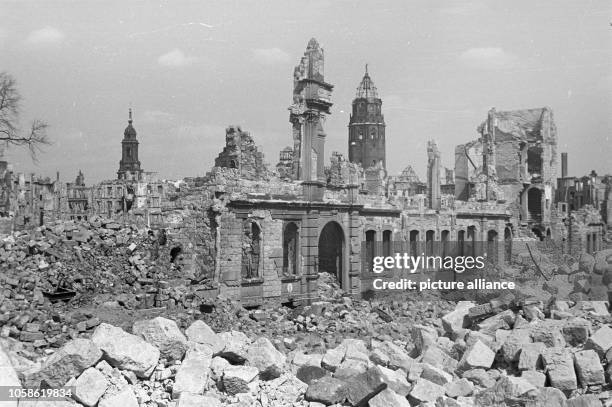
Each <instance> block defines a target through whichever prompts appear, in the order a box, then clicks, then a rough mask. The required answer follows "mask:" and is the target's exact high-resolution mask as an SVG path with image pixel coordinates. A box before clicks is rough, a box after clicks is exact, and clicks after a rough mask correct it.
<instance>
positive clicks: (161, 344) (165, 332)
mask: <svg viewBox="0 0 612 407" xmlns="http://www.w3.org/2000/svg"><path fill="white" fill-rule="evenodd" d="M132 332H133V333H134V334H135V335H139V336H141V337H143V338H144V340H145V341H147V342H149V343H150V344H151V345H154V346H155V347H156V348H157V349H159V351H160V354H161V356H162V357H165V358H166V359H168V360H169V361H173V360H181V359H182V358H183V356H184V355H185V352H186V351H187V338H186V337H185V335H183V333H182V332H181V330H180V329H179V327H178V326H177V325H176V322H174V321H172V320H169V319H167V318H163V317H157V318H153V319H148V320H142V321H136V323H134V326H133V327H132Z"/></svg>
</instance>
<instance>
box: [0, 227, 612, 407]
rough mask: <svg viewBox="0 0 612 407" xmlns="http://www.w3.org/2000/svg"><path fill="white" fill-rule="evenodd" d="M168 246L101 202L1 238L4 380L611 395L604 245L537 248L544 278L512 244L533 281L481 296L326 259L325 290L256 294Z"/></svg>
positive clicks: (231, 395)
mask: <svg viewBox="0 0 612 407" xmlns="http://www.w3.org/2000/svg"><path fill="white" fill-rule="evenodd" d="M167 246H172V245H167ZM166 249H167V250H166V251H169V247H166ZM160 250H161V249H160V242H159V241H158V240H156V239H155V236H152V235H151V234H149V233H148V231H147V230H139V229H137V228H134V227H131V226H122V225H120V224H117V223H115V222H110V221H105V220H103V219H92V220H90V221H87V222H68V223H65V222H64V223H57V224H53V225H49V226H45V227H41V228H38V229H36V230H34V231H31V232H18V233H15V234H13V235H11V236H8V237H6V238H4V239H3V240H2V241H1V246H0V270H1V273H0V300H1V301H0V386H8V385H21V386H28V387H37V386H41V387H52V388H59V387H63V386H69V387H68V388H69V389H71V390H72V392H71V395H70V397H68V398H67V399H66V400H65V401H62V402H53V404H52V405H54V406H61V405H65V406H98V407H111V406H120V405H121V406H134V407H136V406H145V407H153V406H155V407H160V406H161V407H185V406H236V407H238V406H244V407H247V406H261V407H268V406H270V407H272V406H278V407H281V406H304V407H321V406H326V405H335V406H368V405H369V406H370V407H386V406H427V407H457V406H459V407H468V406H533V407H537V406H560V407H577V406H586V407H602V406H604V407H612V382H611V376H612V317H611V316H610V312H609V304H608V303H606V302H603V301H599V302H598V301H588V300H587V299H586V298H587V296H586V294H588V293H591V292H592V291H597V290H598V289H599V288H598V287H599V286H602V287H604V288H605V286H606V284H608V283H609V281H608V279H609V273H610V272H611V270H612V268H611V267H610V264H611V263H612V252H611V251H609V250H608V251H602V252H599V253H596V254H595V255H594V256H591V255H586V254H583V255H581V257H580V258H579V259H577V260H576V261H571V262H570V261H568V266H567V267H563V265H562V264H561V265H558V264H554V263H553V262H551V261H549V260H548V259H547V258H546V256H544V255H541V254H536V256H535V261H536V262H537V267H540V269H542V270H543V273H540V276H541V278H540V279H539V280H538V279H537V278H536V277H537V274H536V273H539V271H537V270H536V269H535V268H536V265H534V260H533V259H532V256H531V255H529V256H528V255H527V254H525V255H519V259H518V260H519V261H518V262H517V265H516V266H513V267H507V268H505V269H504V270H501V272H503V273H504V276H505V278H507V279H508V278H510V277H511V276H512V273H515V272H516V273H518V274H516V276H517V277H520V274H521V273H523V272H526V273H529V275H530V278H529V279H526V281H525V284H523V285H521V288H520V289H519V290H517V291H516V292H504V293H503V294H502V295H500V293H497V295H495V296H493V295H492V293H486V296H480V297H478V298H479V301H478V303H477V302H472V301H460V302H449V301H446V300H441V299H440V298H439V297H438V296H435V295H432V294H427V293H420V294H416V293H414V294H413V293H410V295H406V294H405V293H395V294H385V295H380V296H373V297H366V298H363V299H357V298H352V297H350V296H349V295H348V294H347V293H345V292H343V291H342V290H341V289H340V287H339V286H338V284H337V282H336V281H335V280H334V278H333V276H331V275H328V274H327V273H321V274H320V276H319V280H318V289H319V294H320V300H317V301H314V302H312V303H310V304H299V303H296V304H290V305H288V306H279V305H278V304H277V303H274V302H264V303H263V304H261V305H260V306H258V307H255V308H249V309H247V308H244V307H243V306H242V305H241V304H240V303H239V302H236V301H231V300H228V299H223V298H220V297H218V298H214V299H212V298H209V299H202V298H200V297H198V295H196V294H197V293H198V290H199V289H201V288H202V284H201V283H202V282H201V281H194V280H190V279H186V278H184V277H183V276H181V270H180V269H179V268H177V266H176V265H175V264H173V263H171V262H170V260H169V259H168V258H166V257H167V256H163V255H160V253H159V251H160ZM565 268H567V270H565ZM542 274H543V275H542ZM536 282H537V284H536ZM67 293H73V294H72V295H74V297H73V298H71V299H70V301H69V302H67V303H63V302H53V301H54V297H53V296H54V295H59V296H64V295H67ZM583 294H585V295H583ZM149 311H150V312H154V313H155V314H154V315H151V314H147V313H148V312H149ZM28 403H29V402H22V403H20V404H19V405H26V406H27V405H31V406H39V407H42V406H44V405H45V404H44V403H42V402H39V404H36V403H35V402H31V403H29V404H28Z"/></svg>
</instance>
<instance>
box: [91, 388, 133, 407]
mask: <svg viewBox="0 0 612 407" xmlns="http://www.w3.org/2000/svg"><path fill="white" fill-rule="evenodd" d="M118 406H121V407H138V399H137V398H136V395H135V394H134V391H133V390H132V388H131V387H129V386H128V387H124V388H123V389H122V390H120V391H119V392H117V393H113V394H108V393H107V394H105V395H104V396H103V397H102V399H101V400H100V403H98V407H118Z"/></svg>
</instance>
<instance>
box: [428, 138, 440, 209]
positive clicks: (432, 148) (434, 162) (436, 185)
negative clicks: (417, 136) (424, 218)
mask: <svg viewBox="0 0 612 407" xmlns="http://www.w3.org/2000/svg"><path fill="white" fill-rule="evenodd" d="M427 158H428V161H427V198H428V200H429V208H430V209H434V210H440V150H438V145H437V144H436V142H435V141H433V140H430V141H428V142H427Z"/></svg>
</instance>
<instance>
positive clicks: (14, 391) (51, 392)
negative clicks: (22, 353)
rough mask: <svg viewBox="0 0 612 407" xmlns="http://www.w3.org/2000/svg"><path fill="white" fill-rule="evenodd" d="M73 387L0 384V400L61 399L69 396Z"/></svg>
mask: <svg viewBox="0 0 612 407" xmlns="http://www.w3.org/2000/svg"><path fill="white" fill-rule="evenodd" d="M73 391H74V389H73V388H71V387H61V388H36V387H16V386H0V401H14V400H47V401H53V400H63V399H65V398H66V397H71V396H72V393H73Z"/></svg>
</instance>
